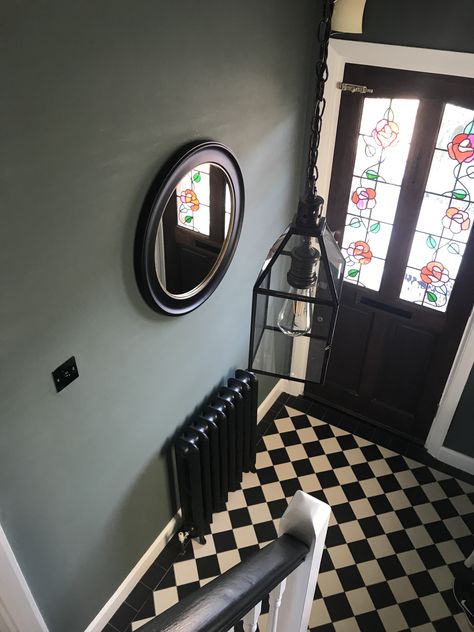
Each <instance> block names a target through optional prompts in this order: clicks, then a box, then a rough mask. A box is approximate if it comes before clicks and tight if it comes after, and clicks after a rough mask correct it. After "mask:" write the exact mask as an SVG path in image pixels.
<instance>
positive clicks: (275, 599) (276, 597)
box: [266, 579, 286, 632]
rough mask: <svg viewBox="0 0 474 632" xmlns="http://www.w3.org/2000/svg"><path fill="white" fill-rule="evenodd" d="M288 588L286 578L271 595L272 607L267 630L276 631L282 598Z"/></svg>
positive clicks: (269, 631) (268, 631) (267, 631)
mask: <svg viewBox="0 0 474 632" xmlns="http://www.w3.org/2000/svg"><path fill="white" fill-rule="evenodd" d="M285 588H286V579H284V580H283V581H282V582H281V584H279V585H278V586H277V587H276V588H274V589H273V590H272V592H271V593H270V597H269V602H270V609H269V612H268V623H267V629H266V632H276V630H277V625H278V613H279V610H280V606H281V600H282V597H283V593H284V592H285Z"/></svg>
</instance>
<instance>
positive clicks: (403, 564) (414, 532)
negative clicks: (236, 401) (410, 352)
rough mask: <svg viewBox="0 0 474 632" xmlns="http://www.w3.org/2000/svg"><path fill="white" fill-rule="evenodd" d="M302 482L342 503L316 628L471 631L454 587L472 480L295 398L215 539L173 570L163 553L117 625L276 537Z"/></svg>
mask: <svg viewBox="0 0 474 632" xmlns="http://www.w3.org/2000/svg"><path fill="white" fill-rule="evenodd" d="M298 489H302V490H303V491H305V492H307V493H309V494H311V495H313V496H315V497H316V498H319V499H321V500H323V501H325V502H328V503H329V504H330V505H331V508H332V516H331V520H330V524H329V529H328V534H327V540H326V549H325V551H324V554H323V558H322V562H321V569H320V575H319V580H318V585H317V588H316V592H315V596H314V603H313V611H312V614H311V620H310V630H311V632H345V631H347V632H357V631H358V630H360V631H362V632H378V631H381V632H409V631H410V630H411V631H412V632H413V631H417V632H428V631H434V632H457V631H459V630H461V631H462V632H467V630H469V629H470V627H469V625H468V623H467V620H466V619H465V617H464V615H463V614H462V612H461V610H460V608H459V606H458V604H457V603H456V601H455V599H454V597H453V594H452V591H451V587H452V582H453V574H454V573H455V572H456V570H457V569H458V568H459V567H460V565H462V564H463V560H464V559H465V558H466V557H467V556H468V555H469V554H470V553H471V551H472V550H473V549H474V541H473V536H472V534H473V532H474V508H473V499H474V487H472V486H471V485H469V484H468V483H465V482H463V481H460V480H456V479H454V478H452V477H451V476H449V475H447V474H443V473H442V472H439V471H436V470H434V469H431V468H430V467H428V466H426V465H422V464H420V463H418V462H416V461H413V460H411V459H409V458H407V457H404V456H401V455H399V454H397V453H395V452H393V451H392V450H389V449H388V448H385V447H381V446H378V445H376V444H374V443H371V442H369V441H367V440H366V439H363V438H360V437H358V436H354V435H352V434H350V433H348V432H346V431H345V430H343V429H341V428H339V427H336V426H332V425H330V424H328V423H326V422H324V421H321V420H319V419H317V418H314V417H310V416H308V415H306V414H303V413H301V412H300V411H298V410H295V409H293V408H290V407H285V408H284V409H283V412H281V413H280V418H278V419H276V420H274V421H273V422H272V423H270V424H269V426H268V428H267V429H266V434H265V435H264V437H263V438H262V439H261V441H260V442H259V446H258V454H257V471H256V473H251V474H244V478H243V481H242V484H241V489H240V490H238V491H236V492H233V493H231V494H230V496H229V499H228V502H227V507H226V511H223V512H221V513H218V514H215V515H214V517H213V518H214V521H213V523H212V525H211V534H210V535H209V536H208V537H207V542H206V544H205V545H201V544H199V543H197V542H196V541H192V543H191V545H190V546H189V547H188V550H187V552H186V553H185V555H184V556H183V557H179V556H178V557H177V558H176V559H175V561H174V563H173V564H172V565H171V566H170V567H169V569H168V570H167V571H166V569H165V566H166V564H165V563H164V560H163V559H161V560H160V559H159V560H158V561H157V563H156V564H155V566H152V568H151V569H150V570H149V571H148V572H147V574H146V575H145V576H144V577H143V578H142V581H141V582H140V584H139V585H138V586H137V588H136V589H135V590H134V592H133V593H132V594H131V595H130V597H129V598H128V599H127V600H126V604H127V605H128V606H132V607H134V608H135V610H134V613H135V614H134V616H133V621H132V623H131V626H130V624H129V623H124V621H123V617H122V621H121V622H119V623H117V621H115V622H114V619H112V620H111V622H110V624H109V625H108V627H107V628H106V630H107V632H115V631H118V632H129V631H130V630H131V631H135V630H138V629H139V628H140V627H141V626H142V625H143V624H144V623H145V622H146V621H148V620H149V619H150V618H151V617H153V616H154V615H156V614H160V613H161V612H163V611H164V610H165V609H167V608H168V607H170V606H171V605H173V604H174V603H176V602H177V601H178V600H179V599H182V598H183V597H184V596H185V595H187V594H189V593H190V592H192V591H194V590H196V589H197V588H199V587H200V586H203V585H204V584H206V583H207V582H209V581H211V580H212V579H214V578H215V577H216V576H218V575H220V574H221V573H224V572H225V571H227V570H228V569H229V568H232V567H233V566H234V565H235V564H237V563H238V562H239V561H241V560H243V559H245V557H247V556H248V555H250V554H251V553H252V552H253V551H255V550H257V549H258V548H259V547H262V546H265V545H266V544H267V543H269V542H271V541H272V540H274V539H275V537H277V530H278V522H279V519H280V518H281V516H282V515H283V513H284V511H285V509H286V508H287V506H288V503H289V501H290V500H291V498H292V497H293V495H294V493H295V492H296V490H298ZM172 546H174V547H175V548H174V555H175V556H176V555H177V548H176V543H174V545H172ZM172 546H171V548H172ZM163 555H165V557H166V555H167V553H166V550H165V552H164V554H162V556H163ZM172 556H173V553H172V552H170V553H169V556H168V562H169V563H171V562H170V558H171V557H172ZM155 582H156V583H155ZM137 594H138V595H139V596H140V597H141V599H142V601H143V605H142V606H140V607H138V606H137V604H138V602H139V599H138V596H137ZM134 603H135V605H134ZM124 605H125V604H124ZM267 611H268V610H267V607H265V606H264V608H263V610H262V612H263V614H262V617H261V619H260V621H259V626H260V627H261V629H265V628H264V625H263V624H264V621H265V616H266V612H267ZM119 613H120V611H119ZM236 629H237V628H236ZM259 629H260V628H259ZM289 632H290V631H289Z"/></svg>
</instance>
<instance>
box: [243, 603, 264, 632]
mask: <svg viewBox="0 0 474 632" xmlns="http://www.w3.org/2000/svg"><path fill="white" fill-rule="evenodd" d="M261 610H262V602H261V601H260V602H259V603H258V604H257V605H256V606H255V608H252V610H251V611H250V612H248V613H247V614H246V615H245V617H244V618H243V619H242V621H243V624H244V632H255V630H256V629H257V623H258V617H259V616H260V611H261Z"/></svg>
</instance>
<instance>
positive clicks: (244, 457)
mask: <svg viewBox="0 0 474 632" xmlns="http://www.w3.org/2000/svg"><path fill="white" fill-rule="evenodd" d="M257 397H258V380H257V378H256V377H255V375H254V374H253V373H250V372H249V371H243V370H240V369H239V370H237V371H236V372H235V377H232V378H230V379H229V380H228V381H227V386H223V387H222V388H220V389H219V390H218V392H217V395H216V396H215V397H214V398H213V399H211V400H210V401H209V403H208V405H207V406H205V408H204V409H203V411H202V412H201V413H200V414H199V415H197V416H196V417H195V418H194V419H193V420H192V421H191V423H190V425H189V426H187V427H186V428H185V430H184V431H183V432H182V434H181V435H180V436H179V437H178V439H177V441H176V443H175V456H176V469H177V475H178V488H179V496H180V502H181V510H182V518H183V524H182V530H181V534H180V538H181V540H182V541H183V540H184V539H186V538H188V537H191V538H199V539H200V540H203V539H204V536H205V534H206V533H209V529H210V524H211V522H212V514H213V513H214V512H215V511H223V510H224V509H225V502H226V500H227V495H228V493H229V491H233V490H236V489H238V487H239V484H240V482H241V480H242V474H243V472H249V471H251V470H254V469H255V457H256V443H257V406H258V403H257Z"/></svg>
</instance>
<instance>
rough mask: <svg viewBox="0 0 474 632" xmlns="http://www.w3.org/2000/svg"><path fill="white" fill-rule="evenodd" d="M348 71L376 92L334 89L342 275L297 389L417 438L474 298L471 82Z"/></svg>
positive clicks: (335, 197) (334, 206) (332, 214)
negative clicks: (305, 378) (326, 336)
mask: <svg viewBox="0 0 474 632" xmlns="http://www.w3.org/2000/svg"><path fill="white" fill-rule="evenodd" d="M344 81H345V82H348V83H354V84H358V85H366V86H368V87H370V88H372V89H373V90H374V92H373V94H366V95H363V94H349V93H343V95H342V101H341V109H340V115H339V123H338V131H337V139H336V149H335V155H334V162H333V169H332V181H331V188H330V195H329V200H328V224H329V226H330V227H331V228H332V230H334V231H336V236H337V238H338V241H339V243H340V244H341V246H342V248H343V252H344V256H345V258H346V271H345V281H344V289H343V295H342V303H341V308H340V312H339V319H338V323H337V326H336V333H335V338H334V342H333V347H332V353H331V359H330V362H329V367H328V373H327V379H326V383H325V384H324V385H307V387H306V390H305V394H306V395H308V396H310V397H314V398H316V399H318V400H320V401H321V400H322V401H326V402H329V403H330V404H332V405H333V406H336V407H338V408H340V409H344V410H347V411H349V412H351V413H352V414H355V415H357V416H360V417H363V418H366V419H369V420H373V421H376V422H378V423H381V424H384V425H385V426H387V427H390V428H392V429H394V430H396V431H397V432H400V433H404V434H406V435H409V436H410V437H412V438H417V439H419V440H423V439H424V438H425V437H426V435H427V432H428V430H429V427H430V425H431V423H432V420H433V418H434V415H435V412H436V409H437V404H438V402H439V399H440V396H441V394H442V390H443V387H444V384H445V382H446V379H447V376H448V374H449V370H450V367H451V365H452V362H453V359H454V356H455V353H456V350H457V347H458V345H459V342H460V339H461V336H462V332H463V330H464V327H465V324H466V321H467V318H468V316H469V313H470V310H471V309H472V305H473V295H474V239H473V238H472V236H471V228H472V222H473V219H474V81H472V80H469V79H464V78H456V77H445V76H441V75H431V74H424V73H413V72H407V71H395V70H388V69H379V68H372V67H364V66H354V65H348V66H346V72H345V76H344ZM471 200H473V202H472V201H471Z"/></svg>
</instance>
